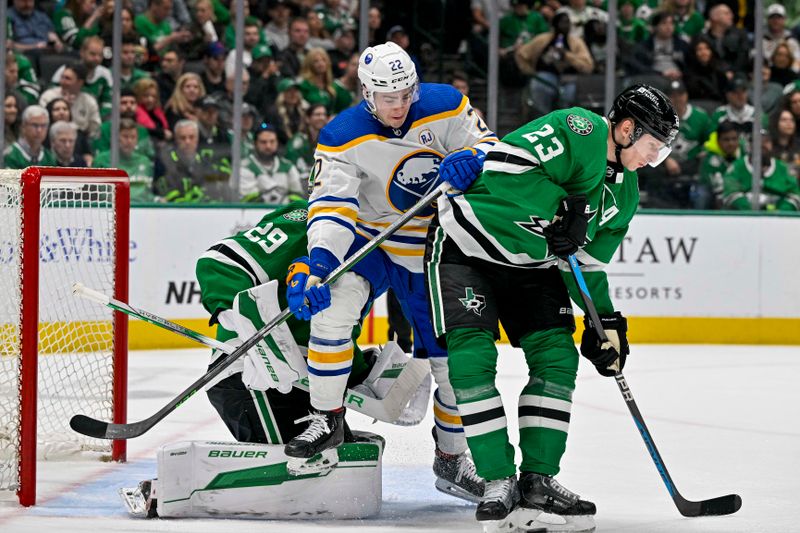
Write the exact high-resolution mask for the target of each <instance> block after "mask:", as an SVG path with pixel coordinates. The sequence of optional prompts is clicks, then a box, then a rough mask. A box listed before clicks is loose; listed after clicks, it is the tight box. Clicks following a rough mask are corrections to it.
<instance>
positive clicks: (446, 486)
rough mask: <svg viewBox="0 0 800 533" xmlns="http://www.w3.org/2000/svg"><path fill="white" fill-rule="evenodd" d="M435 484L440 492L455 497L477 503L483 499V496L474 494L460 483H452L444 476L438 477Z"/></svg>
mask: <svg viewBox="0 0 800 533" xmlns="http://www.w3.org/2000/svg"><path fill="white" fill-rule="evenodd" d="M434 486H435V487H436V490H438V491H439V492H443V493H445V494H447V495H448V496H453V497H455V498H460V499H462V500H465V501H468V502H470V503H474V504H476V505H477V504H478V503H480V501H481V497H480V496H476V495H474V494H472V493H471V492H469V491H467V490H464V489H462V488H461V487H459V486H458V485H455V484H453V483H450V482H449V481H447V480H445V479H442V478H436V483H435V485H434Z"/></svg>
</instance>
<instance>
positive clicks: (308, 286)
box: [286, 256, 331, 320]
mask: <svg viewBox="0 0 800 533" xmlns="http://www.w3.org/2000/svg"><path fill="white" fill-rule="evenodd" d="M319 281H320V278H319V277H317V276H313V275H309V259H308V257H305V256H304V257H298V258H297V259H295V260H294V261H293V262H292V264H291V265H289V272H288V273H287V275H286V302H287V303H288V304H289V310H290V311H291V312H292V313H293V314H294V316H295V318H297V319H298V320H311V317H312V316H313V315H316V314H317V313H319V312H320V311H322V310H323V309H327V308H328V307H330V305H331V289H330V287H328V286H327V285H318V283H319Z"/></svg>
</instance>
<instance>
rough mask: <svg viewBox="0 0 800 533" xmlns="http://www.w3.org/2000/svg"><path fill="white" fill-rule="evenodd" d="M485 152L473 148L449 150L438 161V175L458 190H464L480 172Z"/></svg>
mask: <svg viewBox="0 0 800 533" xmlns="http://www.w3.org/2000/svg"><path fill="white" fill-rule="evenodd" d="M484 159H486V154H484V153H483V152H481V151H480V150H476V149H475V148H461V149H460V150H456V151H455V152H451V153H450V154H448V156H447V157H445V158H444V159H443V160H442V162H441V163H439V176H441V177H442V179H443V180H444V181H446V182H447V183H449V184H450V185H452V186H453V187H455V188H456V189H458V190H460V191H466V190H467V189H469V186H470V185H472V182H473V181H475V178H477V177H478V175H479V174H480V173H481V169H482V168H483V160H484Z"/></svg>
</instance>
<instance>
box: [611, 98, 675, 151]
mask: <svg viewBox="0 0 800 533" xmlns="http://www.w3.org/2000/svg"><path fill="white" fill-rule="evenodd" d="M626 118H630V119H633V122H634V128H633V133H632V134H631V135H630V139H629V140H630V142H629V143H628V144H627V146H623V145H621V144H619V143H618V142H617V140H616V139H614V143H615V144H616V145H617V150H616V151H617V162H618V163H619V152H620V151H622V150H624V149H625V148H630V147H631V146H632V145H633V144H634V143H635V142H636V141H638V140H639V139H640V138H641V137H642V135H644V134H646V133H649V134H650V135H652V136H653V137H654V138H655V139H656V140H658V141H661V142H663V143H664V146H665V148H666V149H670V147H671V145H672V141H674V140H675V136H676V135H677V134H678V125H679V121H678V114H677V113H676V112H675V108H674V107H673V105H672V102H671V101H670V99H669V98H668V97H667V96H666V95H665V94H664V93H663V92H661V91H659V90H658V89H656V88H655V87H652V86H650V85H643V84H637V85H633V86H631V87H628V88H627V89H625V90H624V91H622V92H621V93H620V94H619V95H618V96H617V97H616V98H615V99H614V104H613V105H612V106H611V110H610V111H609V112H608V120H609V122H610V123H611V127H612V128H613V127H614V126H616V125H617V124H619V123H620V122H622V121H623V120H624V119H626ZM668 153H669V152H666V153H665V154H664V156H663V157H660V158H659V160H658V161H657V162H654V163H651V164H652V165H653V166H656V165H657V164H658V163H661V161H663V160H664V159H665V158H666V156H667V155H668Z"/></svg>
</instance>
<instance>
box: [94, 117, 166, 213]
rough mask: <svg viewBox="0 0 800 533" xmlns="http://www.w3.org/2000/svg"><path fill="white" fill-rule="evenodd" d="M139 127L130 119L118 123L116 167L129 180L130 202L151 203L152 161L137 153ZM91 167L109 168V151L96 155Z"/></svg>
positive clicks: (152, 196) (153, 196) (122, 119)
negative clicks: (124, 173)
mask: <svg viewBox="0 0 800 533" xmlns="http://www.w3.org/2000/svg"><path fill="white" fill-rule="evenodd" d="M138 145H139V126H138V125H137V124H136V122H135V121H134V120H133V119H131V118H128V117H126V118H121V119H120V121H119V162H118V163H117V167H118V168H121V169H122V170H124V171H125V172H127V173H128V176H129V177H130V179H131V202H153V201H154V200H155V194H153V159H152V158H151V157H148V156H146V155H144V154H142V153H139V152H138V151H137V146H138ZM92 166H93V167H98V168H108V167H110V166H111V150H103V151H102V152H99V153H98V154H97V157H95V159H94V162H93V163H92Z"/></svg>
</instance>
